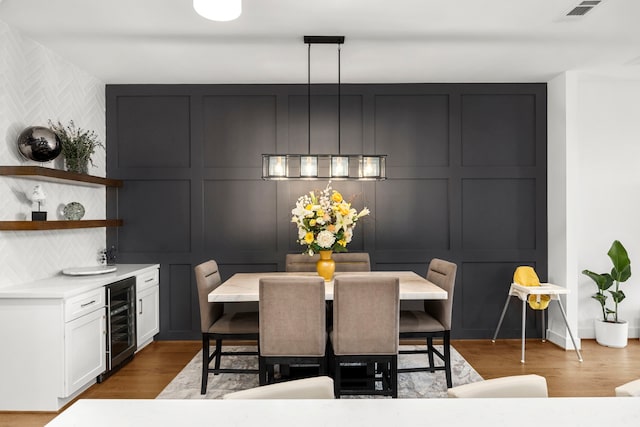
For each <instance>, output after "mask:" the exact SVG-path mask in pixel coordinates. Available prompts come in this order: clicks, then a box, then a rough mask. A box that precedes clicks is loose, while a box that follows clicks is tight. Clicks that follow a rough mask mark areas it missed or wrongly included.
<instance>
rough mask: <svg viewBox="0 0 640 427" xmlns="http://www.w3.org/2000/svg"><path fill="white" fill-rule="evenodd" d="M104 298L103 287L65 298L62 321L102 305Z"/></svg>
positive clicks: (67, 320) (75, 317)
mask: <svg viewBox="0 0 640 427" xmlns="http://www.w3.org/2000/svg"><path fill="white" fill-rule="evenodd" d="M104 300H105V297H104V288H103V287H100V288H97V289H94V290H93V291H89V292H85V293H84V294H80V295H77V296H75V297H72V298H69V299H67V300H65V302H64V321H65V322H69V321H71V320H73V319H77V318H78V317H80V316H82V315H84V314H87V313H91V312H92V311H94V310H97V309H98V308H100V307H104Z"/></svg>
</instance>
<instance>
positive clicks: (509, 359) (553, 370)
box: [0, 338, 640, 427]
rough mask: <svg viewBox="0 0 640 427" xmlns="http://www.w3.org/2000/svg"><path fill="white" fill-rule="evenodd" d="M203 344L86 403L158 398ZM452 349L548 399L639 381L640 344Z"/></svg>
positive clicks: (121, 376) (609, 392) (13, 418)
mask: <svg viewBox="0 0 640 427" xmlns="http://www.w3.org/2000/svg"><path fill="white" fill-rule="evenodd" d="M200 345H201V344H200V342H199V341H159V342H154V343H152V344H150V345H149V346H148V347H147V348H145V349H143V350H142V351H141V352H140V353H138V354H137V355H136V357H135V358H134V359H133V360H132V361H131V362H130V363H129V364H128V365H126V366H124V367H123V368H122V369H121V370H120V371H118V372H117V373H116V374H115V375H113V376H112V377H110V378H108V379H107V380H106V381H104V382H103V383H102V384H96V385H94V386H92V387H91V388H89V389H88V390H87V391H85V392H84V393H83V394H82V395H81V396H80V398H84V399H153V398H155V397H156V396H157V395H158V393H160V392H161V391H162V389H163V388H164V387H165V386H166V385H167V384H168V383H169V382H171V380H172V379H173V378H174V377H175V376H176V375H177V374H178V372H180V370H181V369H182V368H183V367H184V366H185V365H186V364H187V363H188V362H189V361H190V360H191V359H192V358H193V356H194V355H195V354H196V353H197V352H198V351H199V350H200ZM453 346H454V347H455V348H456V350H458V352H459V353H460V354H462V356H463V357H464V358H465V359H467V361H469V363H470V364H471V365H472V366H473V367H474V368H475V369H476V370H477V371H478V373H480V375H482V377H483V378H485V379H488V378H495V377H500V376H506V375H519V374H531V373H535V374H539V375H542V376H544V377H545V378H546V379H547V383H548V386H549V395H550V396H551V397H561V396H613V395H614V388H615V387H616V386H618V385H620V384H623V383H625V382H628V381H631V380H634V379H637V378H640V341H639V340H638V339H637V338H636V339H630V340H629V345H628V346H627V347H626V348H624V349H612V348H607V347H602V346H600V345H598V344H597V343H595V341H593V340H582V355H583V358H584V362H582V363H580V362H578V359H577V357H576V354H575V352H574V351H565V350H563V349H561V348H559V347H557V346H555V345H554V344H552V343H550V342H546V343H542V342H540V340H534V339H531V340H527V348H526V363H525V364H522V363H520V340H498V341H497V342H496V343H492V342H491V341H490V340H454V341H453ZM56 415H57V413H52V412H45V413H41V412H36V413H34V412H30V413H26V412H11V413H10V412H0V427H5V426H21V427H22V426H43V425H45V424H46V423H47V422H49V421H50V420H51V419H53V418H54V417H55V416H56Z"/></svg>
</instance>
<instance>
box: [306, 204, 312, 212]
mask: <svg viewBox="0 0 640 427" xmlns="http://www.w3.org/2000/svg"><path fill="white" fill-rule="evenodd" d="M305 209H306V210H308V211H310V210H313V205H312V204H308V205H307V206H305Z"/></svg>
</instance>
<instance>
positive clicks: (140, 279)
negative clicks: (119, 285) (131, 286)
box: [136, 268, 160, 292]
mask: <svg viewBox="0 0 640 427" xmlns="http://www.w3.org/2000/svg"><path fill="white" fill-rule="evenodd" d="M159 283H160V276H159V271H158V269H157V268H154V269H153V270H152V271H147V272H145V273H142V274H138V275H137V276H136V290H137V292H140V291H141V290H143V289H146V288H148V287H150V286H154V285H157V284H159Z"/></svg>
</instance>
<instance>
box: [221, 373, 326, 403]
mask: <svg viewBox="0 0 640 427" xmlns="http://www.w3.org/2000/svg"><path fill="white" fill-rule="evenodd" d="M222 398H223V399H333V398H334V396H333V379H331V378H330V377H326V376H321V377H310V378H302V379H299V380H291V381H283V382H280V383H275V384H269V385H263V386H260V387H253V388H250V389H247V390H241V391H236V392H233V393H228V394H225V395H224V396H222Z"/></svg>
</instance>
